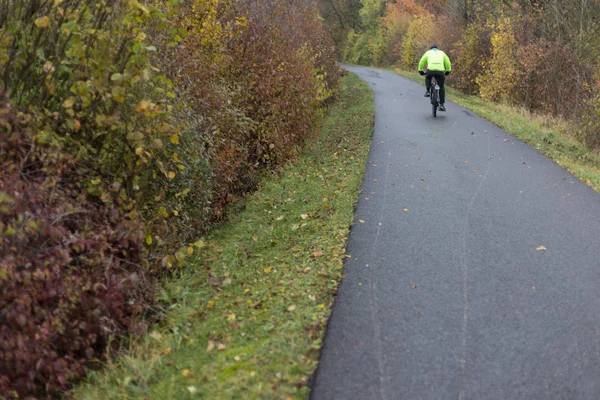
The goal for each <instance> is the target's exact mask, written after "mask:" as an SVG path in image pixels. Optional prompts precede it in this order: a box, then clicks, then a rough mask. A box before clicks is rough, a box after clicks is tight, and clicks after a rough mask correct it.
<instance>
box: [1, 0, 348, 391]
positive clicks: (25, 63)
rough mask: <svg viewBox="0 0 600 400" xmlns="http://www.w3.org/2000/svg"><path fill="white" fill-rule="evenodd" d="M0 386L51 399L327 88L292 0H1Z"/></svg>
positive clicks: (323, 52) (328, 93) (321, 57)
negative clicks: (0, 217)
mask: <svg viewBox="0 0 600 400" xmlns="http://www.w3.org/2000/svg"><path fill="white" fill-rule="evenodd" d="M0 48H1V49H0V79H2V81H1V83H0V86H1V89H0V90H1V92H0V93H1V94H0V130H1V132H0V163H1V169H0V214H1V215H2V219H1V221H0V235H1V236H0V397H1V396H5V397H8V398H11V397H17V396H19V397H23V396H27V395H35V396H38V397H52V396H54V395H56V394H57V393H59V392H65V391H67V390H68V388H69V387H70V385H71V384H72V382H73V381H74V380H76V379H78V378H80V377H82V376H83V375H84V374H85V372H86V369H87V368H88V365H89V361H90V360H92V359H94V358H101V357H102V354H103V352H104V351H105V349H106V346H107V345H108V343H109V339H110V338H111V337H118V335H119V334H122V333H131V334H139V333H142V332H144V331H145V327H146V324H147V323H149V322H150V321H149V319H148V317H149V316H151V315H152V313H151V312H150V311H149V310H151V306H152V305H153V304H154V301H153V286H154V284H153V281H154V279H156V278H157V277H159V276H160V275H162V274H164V272H165V271H169V270H170V269H174V268H177V267H178V266H181V265H183V263H184V262H185V259H186V257H187V256H188V255H189V254H193V253H194V252H195V251H198V248H197V247H196V246H194V243H195V242H196V241H197V240H198V239H199V238H200V237H201V236H202V234H204V233H205V232H206V230H207V229H209V228H210V226H211V225H213V224H214V223H215V222H216V221H218V219H219V218H220V216H221V214H222V212H223V208H224V206H225V205H226V204H227V203H228V202H231V201H232V200H233V199H235V198H236V196H239V195H240V194H242V193H244V192H246V191H248V190H250V189H252V188H253V187H254V185H255V184H256V182H257V177H258V176H260V174H261V173H263V172H264V171H265V170H269V169H275V168H277V167H278V166H279V165H281V164H282V163H285V162H287V161H288V160H289V159H290V158H291V157H294V155H295V154H296V153H297V151H298V149H299V148H300V147H301V146H302V144H303V141H304V139H305V138H306V137H307V136H308V135H309V134H310V128H311V126H312V125H313V123H314V122H315V121H316V120H317V118H318V117H319V115H320V113H321V111H322V108H323V107H324V106H325V105H326V104H327V103H328V102H330V101H331V99H332V97H333V95H334V93H335V90H336V88H337V77H338V73H337V67H336V64H335V53H334V48H333V44H332V42H331V41H330V39H329V36H328V35H327V33H326V31H325V29H324V27H323V26H322V23H321V20H320V17H319V15H318V13H317V11H316V7H315V5H314V4H312V3H311V2H306V1H292V2H290V1H279V0H270V1H263V2H253V1H242V0H240V1H233V0H231V1H227V0H194V1H181V2H180V1H175V0H171V1H156V2H153V3H152V2H150V3H143V4H142V3H139V2H137V1H136V0H126V1H120V0H103V1H96V0H94V1H92V0H82V1H79V0H77V1H76V0H63V1H51V2H39V1H36V0H25V1H19V2H4V3H3V5H2V7H1V8H0Z"/></svg>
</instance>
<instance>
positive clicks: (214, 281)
mask: <svg viewBox="0 0 600 400" xmlns="http://www.w3.org/2000/svg"><path fill="white" fill-rule="evenodd" d="M208 283H209V284H210V285H211V286H219V285H220V284H221V281H220V280H218V279H216V278H208Z"/></svg>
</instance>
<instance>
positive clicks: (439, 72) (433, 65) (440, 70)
mask: <svg viewBox="0 0 600 400" xmlns="http://www.w3.org/2000/svg"><path fill="white" fill-rule="evenodd" d="M426 64H427V76H426V77H425V86H426V87H427V92H425V97H429V88H430V87H431V77H433V76H435V79H436V80H437V82H438V85H440V111H446V107H444V101H445V100H446V90H445V89H444V80H445V77H446V75H450V71H452V64H450V59H449V58H448V56H447V55H446V53H444V52H443V51H441V50H439V49H438V47H437V44H433V45H431V47H430V48H429V50H428V51H427V52H425V54H423V57H421V61H419V74H421V75H425V72H423V69H424V67H425V65H426Z"/></svg>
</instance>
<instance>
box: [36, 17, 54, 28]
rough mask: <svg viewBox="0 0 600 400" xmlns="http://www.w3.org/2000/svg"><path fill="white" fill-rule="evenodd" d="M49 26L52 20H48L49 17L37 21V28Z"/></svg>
mask: <svg viewBox="0 0 600 400" xmlns="http://www.w3.org/2000/svg"><path fill="white" fill-rule="evenodd" d="M48 25H50V18H48V17H47V16H46V17H39V18H38V19H36V20H35V26H37V27H38V28H42V29H43V28H47V27H48Z"/></svg>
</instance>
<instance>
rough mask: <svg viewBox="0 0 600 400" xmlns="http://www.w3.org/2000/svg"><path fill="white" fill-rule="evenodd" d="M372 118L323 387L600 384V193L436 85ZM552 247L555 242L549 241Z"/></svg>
mask: <svg viewBox="0 0 600 400" xmlns="http://www.w3.org/2000/svg"><path fill="white" fill-rule="evenodd" d="M346 68H347V69H348V70H350V71H352V72H354V73H356V74H358V75H359V76H360V77H361V78H362V79H363V80H365V81H366V82H367V83H368V84H369V85H370V86H371V88H372V89H373V92H374V95H375V110H376V120H375V132H374V137H373V144H372V149H371V153H370V156H369V163H368V165H367V170H366V173H365V178H364V181H363V186H362V194H361V196H360V201H359V203H358V206H357V209H356V215H355V222H354V226H353V228H352V230H351V233H350V238H349V243H348V250H347V252H348V254H350V255H351V257H352V258H349V259H346V262H345V266H344V279H343V280H342V282H341V284H340V287H339V291H338V296H337V298H336V301H335V305H334V308H333V312H332V316H331V318H330V321H329V324H328V329H327V333H326V338H325V344H324V348H323V352H322V354H321V360H320V365H319V368H318V370H317V373H316V376H315V378H314V382H313V385H312V391H311V398H312V399H317V400H321V399H327V400H330V399H344V400H349V399H361V400H367V399H381V400H395V399H411V400H413V399H424V400H434V399H461V400H462V399H477V400H481V399H502V400H504V399H545V400H550V399H600V254H599V252H600V245H599V244H600V194H598V193H596V192H594V191H593V190H592V189H591V188H589V187H588V186H586V185H585V184H583V183H582V182H580V181H579V180H578V179H577V178H575V177H574V176H572V175H571V174H570V173H568V172H566V171H565V170H563V169H562V168H561V167H560V166H558V165H557V164H555V163H554V162H552V161H550V160H549V159H547V158H546V157H545V156H543V155H541V154H540V153H538V152H537V151H536V150H535V149H533V148H531V147H529V146H528V145H526V144H524V143H523V142H521V141H519V140H518V139H515V138H514V137H512V136H510V135H508V134H507V133H505V132H504V131H502V130H501V129H500V128H498V127H496V126H495V125H493V124H491V123H489V122H487V121H486V120H484V119H482V118H480V117H478V116H476V115H474V114H473V113H472V112H470V111H468V110H466V109H464V108H462V107H460V106H458V105H456V104H454V103H452V102H451V101H447V102H446V108H447V110H448V111H447V112H446V113H443V112H439V113H438V117H437V118H433V117H432V116H431V106H430V103H429V99H427V98H424V97H423V94H424V93H425V87H424V84H421V85H419V84H418V83H415V82H412V81H409V80H407V79H405V78H402V77H400V76H398V75H396V74H393V73H391V72H386V71H381V70H377V69H374V68H362V67H350V66H347V67H346ZM544 249H545V250H544Z"/></svg>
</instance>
